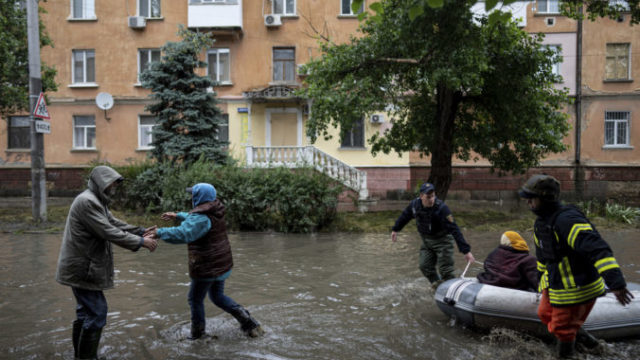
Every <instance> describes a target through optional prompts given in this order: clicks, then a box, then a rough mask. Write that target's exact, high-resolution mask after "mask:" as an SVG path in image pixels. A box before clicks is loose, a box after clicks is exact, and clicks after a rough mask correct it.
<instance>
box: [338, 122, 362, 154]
mask: <svg viewBox="0 0 640 360" xmlns="http://www.w3.org/2000/svg"><path fill="white" fill-rule="evenodd" d="M340 145H341V146H342V147H343V148H363V147H364V118H363V117H361V118H360V119H358V120H357V121H355V123H354V124H353V126H352V127H351V130H349V131H347V132H345V134H344V136H343V138H342V143H341V144H340Z"/></svg>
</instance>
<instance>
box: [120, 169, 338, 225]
mask: <svg viewBox="0 0 640 360" xmlns="http://www.w3.org/2000/svg"><path fill="white" fill-rule="evenodd" d="M160 173H162V174H163V175H162V176H161V177H155V178H154V177H153V176H148V175H145V176H143V177H147V178H148V179H151V180H149V181H147V182H144V183H142V182H141V183H140V184H139V185H138V186H134V187H132V189H133V191H139V192H140V193H147V192H149V191H150V189H152V188H153V187H154V186H157V184H160V183H161V184H162V185H161V191H159V192H157V194H160V195H158V196H157V197H156V198H153V199H150V202H149V203H150V204H158V205H159V208H160V209H161V210H163V211H177V210H186V209H190V208H191V207H192V206H191V196H190V195H189V194H188V193H186V192H185V188H186V187H188V186H192V185H194V184H196V183H199V182H207V183H211V184H213V185H214V186H215V188H216V191H217V197H218V198H219V199H220V200H221V201H222V202H223V203H224V204H225V206H226V208H227V213H226V219H227V223H229V226H230V227H231V228H233V229H238V230H256V231H265V230H276V231H281V232H311V231H317V230H319V229H320V228H322V227H323V226H326V225H328V224H329V223H331V222H332V221H333V220H334V218H335V216H336V207H337V203H338V195H339V194H340V193H341V192H342V190H343V188H342V185H340V184H338V183H336V182H335V181H333V180H332V179H331V178H329V177H327V176H326V175H324V174H321V173H319V172H317V171H315V170H313V169H312V168H301V169H295V170H291V169H287V168H279V167H278V168H254V169H245V168H241V167H238V166H233V165H225V166H221V165H216V164H213V163H211V162H208V161H206V160H202V159H201V160H199V161H196V162H195V163H193V164H191V165H189V166H188V167H184V166H181V167H179V168H175V169H172V170H171V171H169V169H165V170H164V171H162V172H160ZM154 179H155V180H154ZM141 181H142V180H141ZM154 181H155V183H153V182H154ZM148 182H152V183H148ZM136 189H139V190H136ZM150 195H151V194H150ZM149 197H150V198H151V196H149ZM151 200H153V201H151ZM149 209H150V208H149V207H148V206H147V210H149Z"/></svg>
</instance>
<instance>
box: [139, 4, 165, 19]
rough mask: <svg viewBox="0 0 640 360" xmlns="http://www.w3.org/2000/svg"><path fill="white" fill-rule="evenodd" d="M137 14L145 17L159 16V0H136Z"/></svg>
mask: <svg viewBox="0 0 640 360" xmlns="http://www.w3.org/2000/svg"><path fill="white" fill-rule="evenodd" d="M138 16H144V17H146V18H159V17H160V16H162V15H161V13H160V0H138Z"/></svg>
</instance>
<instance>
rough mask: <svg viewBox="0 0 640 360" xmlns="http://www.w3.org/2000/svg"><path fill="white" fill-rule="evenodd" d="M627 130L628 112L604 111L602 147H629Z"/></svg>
mask: <svg viewBox="0 0 640 360" xmlns="http://www.w3.org/2000/svg"><path fill="white" fill-rule="evenodd" d="M628 129H629V112H628V111H606V112H605V114H604V145H605V146H629V131H628Z"/></svg>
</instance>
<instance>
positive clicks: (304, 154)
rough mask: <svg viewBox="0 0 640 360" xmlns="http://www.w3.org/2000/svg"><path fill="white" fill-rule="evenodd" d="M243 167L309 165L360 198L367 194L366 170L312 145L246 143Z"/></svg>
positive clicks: (365, 196)
mask: <svg viewBox="0 0 640 360" xmlns="http://www.w3.org/2000/svg"><path fill="white" fill-rule="evenodd" d="M245 149H246V155H247V166H257V167H268V166H286V167H289V168H296V167H301V166H313V167H314V168H315V169H316V170H318V171H320V172H322V173H325V174H327V175H329V176H330V177H332V178H333V179H336V180H338V181H340V182H341V183H343V184H344V185H345V186H347V187H348V188H350V189H352V190H355V191H357V192H358V197H359V198H360V199H361V200H364V199H367V198H368V197H369V191H368V190H367V173H366V172H364V171H361V170H358V169H356V168H354V167H353V166H350V165H348V164H346V163H344V162H342V161H340V160H338V159H336V158H334V157H333V156H331V155H329V154H327V153H325V152H322V151H320V150H318V149H316V148H315V147H313V146H247V147H246V148H245Z"/></svg>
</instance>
